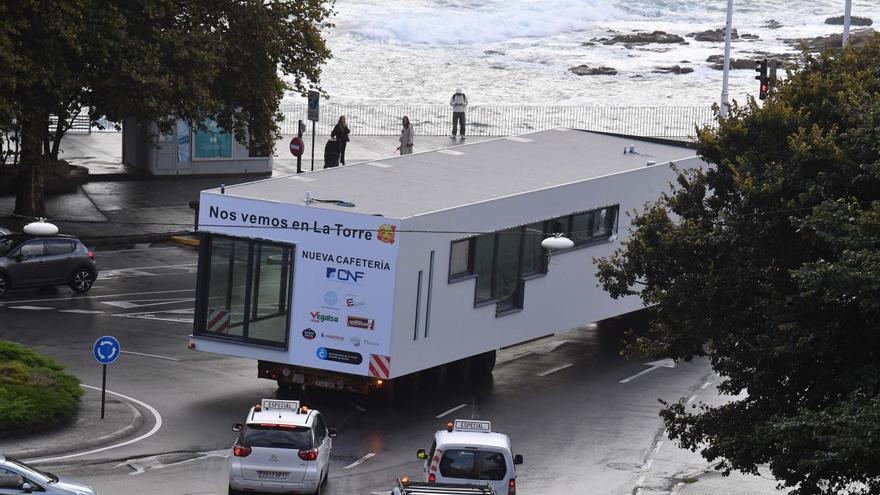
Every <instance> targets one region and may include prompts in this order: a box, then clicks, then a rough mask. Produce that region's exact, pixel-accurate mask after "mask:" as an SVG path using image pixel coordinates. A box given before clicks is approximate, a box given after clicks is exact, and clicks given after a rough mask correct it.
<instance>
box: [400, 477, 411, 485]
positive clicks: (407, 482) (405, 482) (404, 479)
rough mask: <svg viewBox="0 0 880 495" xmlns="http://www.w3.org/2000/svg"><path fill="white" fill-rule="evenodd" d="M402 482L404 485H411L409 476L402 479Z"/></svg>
mask: <svg viewBox="0 0 880 495" xmlns="http://www.w3.org/2000/svg"><path fill="white" fill-rule="evenodd" d="M400 482H401V483H403V484H404V485H408V484H409V476H404V477H403V478H400Z"/></svg>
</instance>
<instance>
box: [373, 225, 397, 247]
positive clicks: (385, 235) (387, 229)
mask: <svg viewBox="0 0 880 495" xmlns="http://www.w3.org/2000/svg"><path fill="white" fill-rule="evenodd" d="M395 230H397V226H396V225H391V224H388V223H383V224H382V225H380V226H379V232H378V233H377V234H376V239H379V242H384V243H386V244H394V235H395V232H394V231H395Z"/></svg>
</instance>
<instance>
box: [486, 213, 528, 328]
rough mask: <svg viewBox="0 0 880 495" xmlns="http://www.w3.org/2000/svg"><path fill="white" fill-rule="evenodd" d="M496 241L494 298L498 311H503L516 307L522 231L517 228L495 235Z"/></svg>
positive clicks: (493, 268)
mask: <svg viewBox="0 0 880 495" xmlns="http://www.w3.org/2000/svg"><path fill="white" fill-rule="evenodd" d="M495 239H496V240H495V243H496V248H495V263H494V266H493V267H492V275H493V277H494V278H495V280H494V284H493V289H494V290H493V293H492V298H493V299H495V301H497V302H498V310H499V311H502V310H508V309H512V308H514V307H516V306H515V302H516V299H517V297H516V292H517V289H519V276H520V271H519V266H520V265H519V259H520V248H521V245H522V229H521V228H519V227H517V228H515V229H508V230H502V231H501V232H499V233H497V234H495Z"/></svg>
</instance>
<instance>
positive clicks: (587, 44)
mask: <svg viewBox="0 0 880 495" xmlns="http://www.w3.org/2000/svg"><path fill="white" fill-rule="evenodd" d="M581 46H596V43H594V42H592V41H584V42H583V43H581Z"/></svg>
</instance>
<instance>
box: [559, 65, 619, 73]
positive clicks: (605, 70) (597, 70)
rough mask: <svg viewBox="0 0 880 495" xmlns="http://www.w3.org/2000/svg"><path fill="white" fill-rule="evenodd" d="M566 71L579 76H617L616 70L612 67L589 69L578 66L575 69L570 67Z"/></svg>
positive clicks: (584, 66)
mask: <svg viewBox="0 0 880 495" xmlns="http://www.w3.org/2000/svg"><path fill="white" fill-rule="evenodd" d="M568 70H570V71H572V72H574V73H575V74H577V75H579V76H615V75H617V69H615V68H613V67H590V66H588V65H578V66H577V67H571V68H569V69H568Z"/></svg>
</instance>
